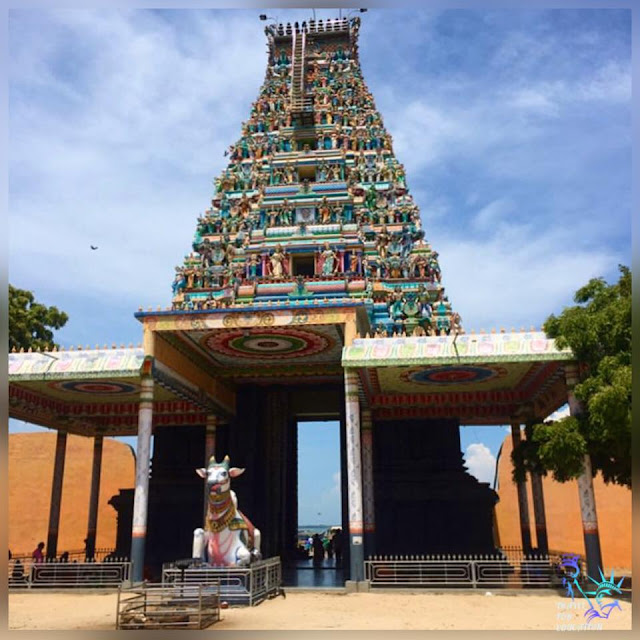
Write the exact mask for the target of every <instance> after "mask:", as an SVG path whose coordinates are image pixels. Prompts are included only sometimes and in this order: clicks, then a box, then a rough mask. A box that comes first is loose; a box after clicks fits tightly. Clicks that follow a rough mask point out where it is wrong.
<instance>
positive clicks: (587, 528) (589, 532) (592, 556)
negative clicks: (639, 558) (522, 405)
mask: <svg viewBox="0 0 640 640" xmlns="http://www.w3.org/2000/svg"><path fill="white" fill-rule="evenodd" d="M565 379H566V383H567V400H568V402H569V411H570V413H571V415H572V416H574V417H577V416H579V415H580V414H581V413H582V411H583V408H582V404H581V403H580V401H579V400H578V399H577V398H576V396H575V393H574V391H573V390H574V388H575V386H576V384H577V383H578V379H579V378H578V367H577V365H576V364H573V363H571V364H568V365H566V366H565ZM578 493H579V496H580V514H581V516H582V533H583V535H584V549H585V554H586V557H587V574H588V575H589V576H590V577H591V578H593V579H594V580H600V579H601V577H600V573H599V569H600V568H601V567H602V552H601V551H600V535H599V533H598V516H597V512H596V497H595V493H594V491H593V475H592V472H591V457H590V456H589V454H588V453H587V454H585V456H584V461H583V467H582V474H581V475H580V476H579V477H578Z"/></svg>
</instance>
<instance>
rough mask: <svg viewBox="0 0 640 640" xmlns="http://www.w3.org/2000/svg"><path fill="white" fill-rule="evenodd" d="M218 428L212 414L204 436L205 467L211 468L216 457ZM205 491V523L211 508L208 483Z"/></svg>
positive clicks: (215, 418) (208, 418) (205, 484)
mask: <svg viewBox="0 0 640 640" xmlns="http://www.w3.org/2000/svg"><path fill="white" fill-rule="evenodd" d="M217 426H218V419H217V417H216V416H215V415H213V414H211V415H208V416H207V425H206V427H205V436H204V467H205V468H206V467H208V466H209V460H210V459H211V458H212V457H214V456H215V455H216V427H217ZM203 484H204V489H203V492H204V493H203V520H202V521H203V522H205V520H206V517H207V508H208V506H209V490H208V488H207V483H206V482H204V483H203Z"/></svg>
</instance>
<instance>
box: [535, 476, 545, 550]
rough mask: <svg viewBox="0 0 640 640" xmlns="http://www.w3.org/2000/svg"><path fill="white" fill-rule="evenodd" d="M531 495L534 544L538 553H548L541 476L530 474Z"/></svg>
mask: <svg viewBox="0 0 640 640" xmlns="http://www.w3.org/2000/svg"><path fill="white" fill-rule="evenodd" d="M531 494H532V496H533V517H534V518H535V521H536V544H537V547H538V552H539V553H544V554H547V553H549V539H548V537H547V518H546V516H545V513H544V493H543V491H542V476H541V475H540V474H539V473H532V474H531Z"/></svg>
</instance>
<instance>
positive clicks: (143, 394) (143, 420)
mask: <svg viewBox="0 0 640 640" xmlns="http://www.w3.org/2000/svg"><path fill="white" fill-rule="evenodd" d="M147 362H148V365H147ZM151 362H152V358H150V357H149V356H146V357H145V364H143V365H142V366H143V369H144V368H145V365H147V371H146V372H145V373H143V375H142V380H141V385H142V389H141V391H140V407H139V409H138V446H137V449H136V487H135V493H134V497H133V528H132V532H131V562H132V564H133V567H132V577H131V579H132V582H134V583H136V582H142V581H143V579H144V547H145V539H146V536H147V512H148V507H149V462H150V453H151V424H152V419H153V378H152V377H151V371H150V369H151Z"/></svg>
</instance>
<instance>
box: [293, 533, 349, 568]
mask: <svg viewBox="0 0 640 640" xmlns="http://www.w3.org/2000/svg"><path fill="white" fill-rule="evenodd" d="M302 549H303V550H304V554H305V557H308V556H309V554H311V556H312V557H313V565H314V566H320V565H321V564H322V563H323V561H324V559H325V558H329V559H332V558H334V557H335V559H336V566H340V564H341V563H342V529H336V530H335V531H334V532H333V533H331V534H329V532H325V533H324V534H323V535H322V536H321V535H320V534H319V533H314V534H313V535H312V536H309V537H308V538H307V540H306V541H305V542H304V543H303V544H302Z"/></svg>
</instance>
